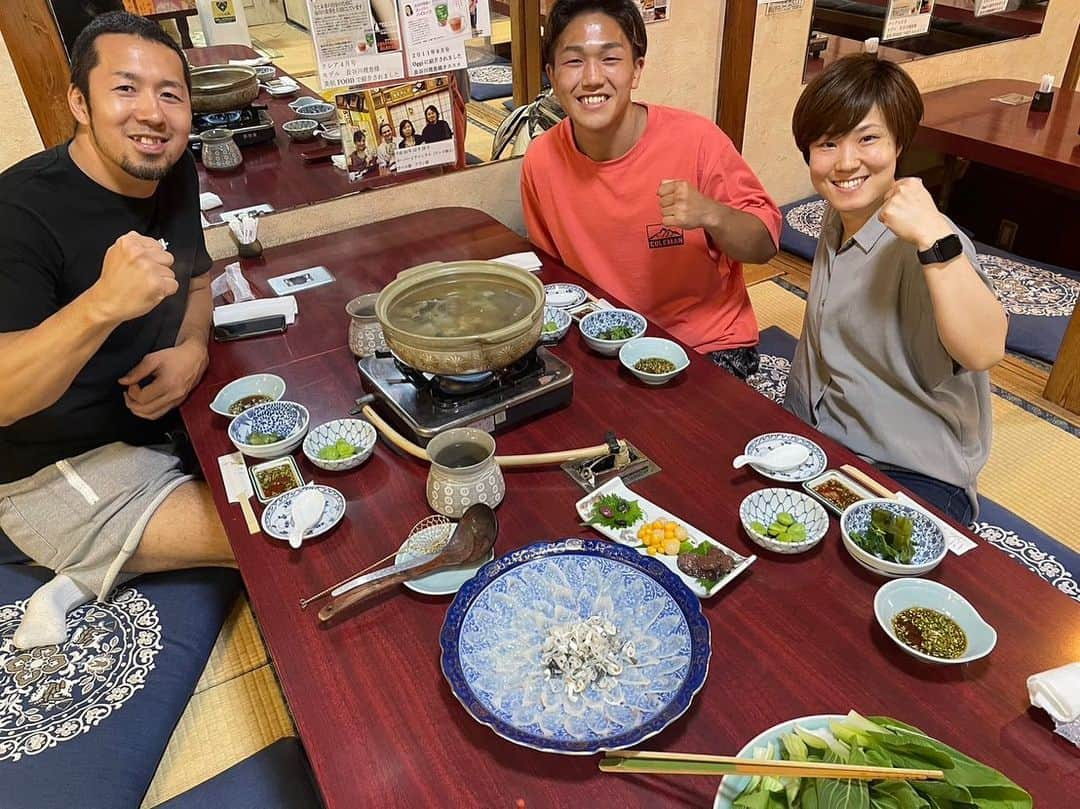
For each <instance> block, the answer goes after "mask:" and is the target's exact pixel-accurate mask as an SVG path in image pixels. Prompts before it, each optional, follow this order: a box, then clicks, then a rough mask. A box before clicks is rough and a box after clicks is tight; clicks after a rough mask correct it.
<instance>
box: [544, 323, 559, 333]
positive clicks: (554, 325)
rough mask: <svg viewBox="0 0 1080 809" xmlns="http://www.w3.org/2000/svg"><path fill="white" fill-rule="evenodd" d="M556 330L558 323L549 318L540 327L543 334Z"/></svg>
mask: <svg viewBox="0 0 1080 809" xmlns="http://www.w3.org/2000/svg"><path fill="white" fill-rule="evenodd" d="M558 330H559V324H558V323H556V322H555V321H554V320H549V321H548V322H547V323H545V324H544V328H543V329H542V331H543V332H544V333H545V334H548V333H550V332H553V331H558Z"/></svg>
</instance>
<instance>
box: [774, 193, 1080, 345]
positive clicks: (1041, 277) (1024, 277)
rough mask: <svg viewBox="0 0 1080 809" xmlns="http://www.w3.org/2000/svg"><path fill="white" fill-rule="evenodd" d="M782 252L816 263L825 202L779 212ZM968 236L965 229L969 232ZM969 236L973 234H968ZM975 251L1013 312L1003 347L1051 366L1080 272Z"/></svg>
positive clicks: (812, 200)
mask: <svg viewBox="0 0 1080 809" xmlns="http://www.w3.org/2000/svg"><path fill="white" fill-rule="evenodd" d="M780 210H781V211H782V212H783V215H784V221H783V228H782V230H781V232H780V249H781V250H783V251H785V252H787V253H791V254H792V255H796V256H799V257H800V258H803V259H805V260H806V261H809V262H813V260H814V251H815V250H816V249H817V240H818V236H819V235H820V234H821V221H822V218H823V217H824V215H825V200H823V199H822V198H821V197H817V196H815V197H807V198H806V199H800V200H798V201H797V202H792V203H791V204H790V205H785V206H783V207H782V208H781V209H780ZM965 232H966V231H965ZM969 235H970V234H969ZM974 244H975V252H976V253H977V254H978V256H979V260H980V261H981V262H982V265H983V267H984V268H985V269H986V272H987V273H988V274H989V276H990V278H991V280H992V281H993V282H994V287H995V289H996V291H997V295H998V298H999V299H1000V300H1001V303H1002V305H1004V307H1005V309H1006V311H1008V313H1009V332H1008V334H1007V335H1006V338H1005V348H1006V349H1007V350H1009V351H1012V352H1014V353H1016V354H1023V355H1024V356H1027V357H1034V358H1035V359H1038V360H1042V361H1044V362H1050V363H1052V362H1053V361H1054V360H1055V359H1056V358H1057V353H1058V349H1059V348H1060V347H1061V341H1062V339H1063V338H1064V336H1065V329H1066V328H1067V327H1068V325H1069V316H1070V315H1071V314H1072V311H1073V308H1074V307H1075V306H1076V303H1077V300H1078V299H1080V272H1076V271H1075V270H1068V269H1065V268H1064V267H1058V266H1056V265H1054V264H1045V263H1042V262H1038V261H1034V260H1032V259H1028V258H1022V257H1020V256H1017V255H1014V254H1012V253H1009V252H1007V251H1005V250H1001V249H998V248H996V247H991V246H990V245H987V244H983V243H981V242H974Z"/></svg>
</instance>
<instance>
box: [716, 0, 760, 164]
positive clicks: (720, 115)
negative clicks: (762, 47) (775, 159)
mask: <svg viewBox="0 0 1080 809" xmlns="http://www.w3.org/2000/svg"><path fill="white" fill-rule="evenodd" d="M757 10H758V5H757V0H727V6H726V10H725V11H724V33H723V38H722V40H721V43H720V82H719V86H718V90H717V98H716V123H717V125H718V126H719V127H720V128H721V129H723V130H724V132H726V133H727V136H728V137H729V138H731V140H732V142H733V143H734V144H735V148H736V149H738V150H739V151H740V152H741V151H742V145H743V130H744V129H745V127H746V102H747V100H748V99H749V97H750V64H751V61H752V59H753V55H754V27H755V25H756V23H757Z"/></svg>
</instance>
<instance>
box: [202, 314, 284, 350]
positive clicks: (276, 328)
mask: <svg viewBox="0 0 1080 809" xmlns="http://www.w3.org/2000/svg"><path fill="white" fill-rule="evenodd" d="M284 331H285V315H269V316H268V317H257V318H255V319H253V320H242V321H240V322H238V323H223V324H222V325H220V326H214V339H215V340H217V341H218V342H220V343H224V342H227V341H229V340H242V339H244V338H245V337H258V336H260V335H263V334H281V333H282V332H284Z"/></svg>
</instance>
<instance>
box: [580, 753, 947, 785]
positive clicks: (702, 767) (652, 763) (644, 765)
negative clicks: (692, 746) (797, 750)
mask: <svg viewBox="0 0 1080 809" xmlns="http://www.w3.org/2000/svg"><path fill="white" fill-rule="evenodd" d="M606 755H607V758H605V759H602V760H601V761H600V769H601V771H603V772H625V773H654V774H657V775H714V776H715V775H729V774H731V775H771V776H773V777H776V778H835V779H839V780H856V781H922V780H938V781H940V780H942V779H944V777H945V774H944V773H943V772H942V771H941V770H912V769H906V768H901V767H871V766H869V765H861V764H828V763H826V762H819V761H781V760H766V759H757V758H736V757H734V756H711V755H706V754H704V753H667V752H663V751H659V750H608V751H607V753H606Z"/></svg>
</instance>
